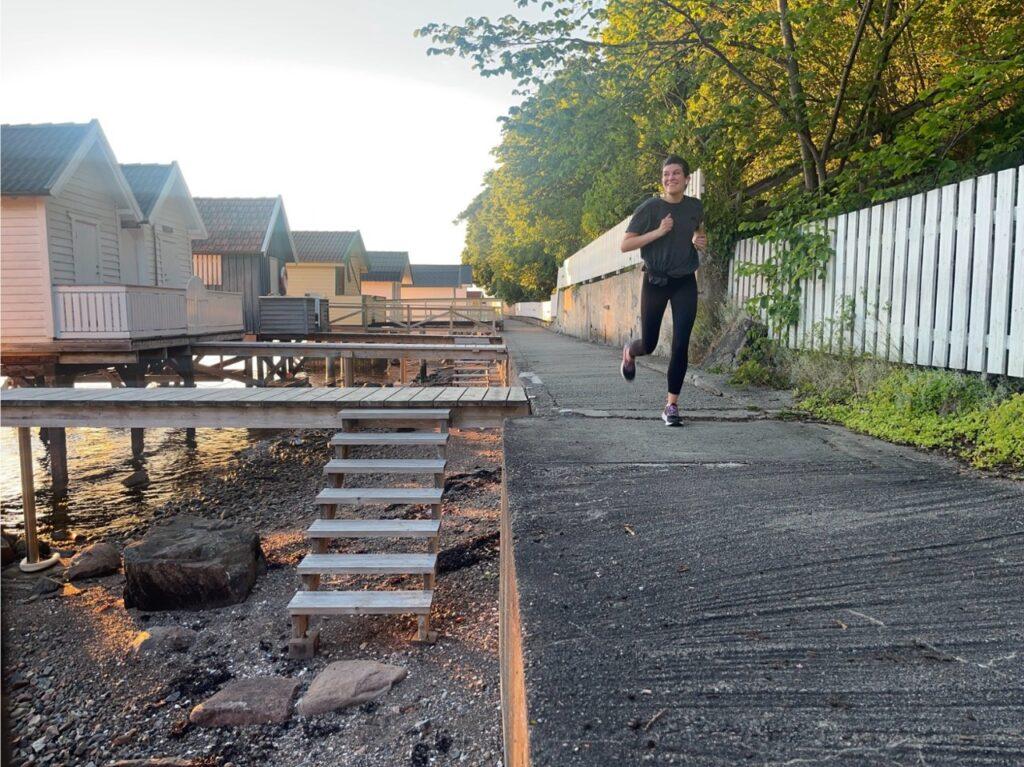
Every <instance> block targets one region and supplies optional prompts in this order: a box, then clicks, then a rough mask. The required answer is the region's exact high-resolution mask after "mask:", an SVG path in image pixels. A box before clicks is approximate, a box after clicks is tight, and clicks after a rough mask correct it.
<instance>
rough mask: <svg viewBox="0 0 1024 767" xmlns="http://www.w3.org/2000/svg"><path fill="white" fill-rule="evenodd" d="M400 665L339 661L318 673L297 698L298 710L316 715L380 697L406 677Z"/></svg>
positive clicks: (304, 713)
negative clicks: (303, 692)
mask: <svg viewBox="0 0 1024 767" xmlns="http://www.w3.org/2000/svg"><path fill="white" fill-rule="evenodd" d="M405 676H406V671H405V669H404V668H402V667H400V666H389V665H387V664H386V663H377V662H376V661H372V660H341V661H337V662H335V663H331V664H330V665H329V666H327V668H325V669H324V670H323V671H321V672H320V673H319V674H317V676H316V679H314V680H313V683H312V684H311V685H310V686H309V690H308V691H307V692H306V694H305V695H304V696H302V700H300V701H299V705H298V709H299V713H300V714H302V715H303V716H316V715H317V714H324V713H327V712H328V711H337V710H338V709H340V708H345V707H346V706H354V705H356V704H358V703H365V702H366V701H368V700H373V699H374V698H379V697H380V696H381V695H383V694H384V693H386V692H387V691H388V690H390V689H391V688H392V686H394V685H395V684H397V683H398V682H401V681H402V680H403V679H405Z"/></svg>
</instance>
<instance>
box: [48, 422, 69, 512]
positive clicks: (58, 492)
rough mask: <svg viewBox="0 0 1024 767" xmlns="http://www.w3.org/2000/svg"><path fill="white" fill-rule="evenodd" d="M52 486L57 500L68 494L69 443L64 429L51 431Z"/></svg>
mask: <svg viewBox="0 0 1024 767" xmlns="http://www.w3.org/2000/svg"><path fill="white" fill-rule="evenodd" d="M49 450H50V486H51V488H52V489H53V495H54V497H55V498H64V497H65V496H67V494H68V441H67V432H66V430H65V429H64V428H63V427H58V426H54V427H52V428H51V429H50V445H49Z"/></svg>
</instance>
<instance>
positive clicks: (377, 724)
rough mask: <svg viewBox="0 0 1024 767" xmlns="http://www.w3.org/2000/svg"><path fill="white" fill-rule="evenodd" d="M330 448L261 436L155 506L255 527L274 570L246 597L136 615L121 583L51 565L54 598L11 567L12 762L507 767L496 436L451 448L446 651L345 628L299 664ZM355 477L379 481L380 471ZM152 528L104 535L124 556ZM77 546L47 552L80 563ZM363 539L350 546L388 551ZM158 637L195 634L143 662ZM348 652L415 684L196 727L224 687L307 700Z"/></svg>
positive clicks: (441, 589) (381, 622) (440, 605)
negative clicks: (292, 638) (306, 576)
mask: <svg viewBox="0 0 1024 767" xmlns="http://www.w3.org/2000/svg"><path fill="white" fill-rule="evenodd" d="M328 437H329V433H328V432H296V433H294V434H280V433H276V434H272V435H268V436H266V437H265V438H264V439H260V440H259V441H257V442H255V443H254V444H253V445H251V446H250V447H248V448H246V449H245V450H244V451H242V452H241V453H240V454H239V456H238V461H237V462H235V463H234V464H233V465H232V466H231V467H230V469H229V470H220V471H216V472H210V474H209V475H207V476H205V477H204V479H203V480H202V482H200V483H198V484H197V485H196V486H195V488H194V491H191V492H186V493H184V494H183V495H182V496H181V497H178V498H175V499H174V500H172V501H171V502H169V503H167V504H165V505H163V506H162V507H160V508H158V509H157V510H156V512H155V520H154V523H156V524H158V523H159V521H160V520H161V519H163V518H170V517H173V516H174V515H177V514H183V513H188V514H194V515H198V516H204V517H210V518H223V519H231V520H241V521H245V522H247V523H249V524H251V525H252V526H254V527H255V528H256V529H257V530H258V531H259V534H260V537H261V539H262V547H263V551H264V553H265V554H266V557H267V561H268V568H267V572H266V573H265V574H264V575H262V576H260V578H259V579H258V581H257V584H256V586H255V588H254V590H253V592H252V593H251V594H250V596H249V598H248V599H247V600H246V601H245V602H244V603H242V604H238V605H234V606H232V607H227V608H222V609H214V610H203V611H196V612H189V611H171V612H141V611H138V610H134V609H125V607H124V602H123V600H122V590H123V587H124V577H123V575H121V574H117V575H111V576H107V577H102V578H95V579H91V580H79V581H75V582H74V583H73V584H67V583H65V582H64V581H65V575H64V568H54V569H53V570H51V571H48V572H46V573H44V574H43V575H45V576H47V577H49V578H52V579H54V580H55V581H57V583H56V584H50V585H49V587H50V588H52V589H55V590H53V591H51V592H49V593H41V594H39V593H37V592H38V591H42V590H43V589H42V588H41V587H40V578H41V576H40V575H25V574H22V573H21V572H20V571H19V570H18V568H17V567H16V566H9V567H7V568H5V569H4V571H3V581H2V585H3V591H2V605H3V668H4V675H3V682H4V690H3V697H4V705H5V730H6V734H7V738H6V740H7V743H8V745H9V746H10V752H9V757H10V764H12V765H28V764H39V765H82V766H83V767H88V766H89V765H94V766H95V767H103V765H108V764H112V763H116V762H117V761H118V760H131V759H142V758H157V757H163V758H167V759H172V760H173V759H176V760H180V761H179V762H173V761H168V762H167V764H183V765H195V766H197V767H198V766H199V765H210V766H211V767H212V766H214V765H220V766H224V767H226V766H228V765H236V766H241V765H270V764H273V765H278V766H280V767H291V766H293V765H294V766H296V767H297V766H298V765H345V766H346V767H348V766H351V767H377V766H380V767H384V766H387V767H395V766H396V765H411V766H412V767H424V766H425V765H445V764H463V765H499V764H500V763H501V731H500V712H499V682H498V529H499V509H500V488H501V473H500V472H501V468H500V467H501V439H500V434H499V432H497V431H494V430H491V431H461V432H455V433H454V438H453V440H452V443H451V446H450V448H449V464H448V481H447V491H446V493H445V500H444V507H443V520H444V525H443V527H442V543H441V546H442V552H441V555H440V558H439V578H438V586H437V591H436V595H435V600H434V610H433V614H432V618H433V623H434V628H436V629H438V630H439V632H440V639H439V641H438V642H437V643H436V644H435V645H433V646H418V645H414V644H411V643H410V642H409V641H408V639H409V637H411V636H412V635H413V633H414V629H415V625H414V624H415V620H414V619H413V618H412V617H411V616H393V617H390V616H372V617H362V618H356V617H345V618H335V619H332V620H329V621H327V622H326V623H324V624H323V625H322V631H321V647H320V652H319V654H318V655H317V656H316V657H315V658H314V659H312V660H309V661H298V660H291V659H289V658H288V654H287V639H288V636H289V622H288V618H287V615H286V613H285V605H286V604H287V603H288V600H289V599H290V598H291V596H292V594H293V593H294V591H295V589H296V588H297V587H298V577H297V576H296V575H295V572H294V565H295V564H296V563H297V562H298V561H299V559H300V558H301V557H302V555H303V554H304V553H306V552H307V551H308V550H309V547H308V544H307V542H306V540H305V539H304V538H303V536H302V531H303V530H304V528H305V527H306V526H308V524H309V522H310V520H311V519H313V518H314V517H315V516H316V513H315V510H314V507H313V504H312V501H313V498H314V496H315V494H316V491H317V490H318V489H319V488H320V487H322V486H323V479H322V475H321V472H322V468H323V464H324V463H325V462H326V461H327V460H328V459H329V458H330V454H329V452H330V451H329V448H328V447H327V438H328ZM374 450H375V448H361V449H358V450H357V451H356V453H355V457H373V456H374V455H375V453H374ZM391 454H394V453H391ZM412 455H413V454H412V453H410V454H409V457H411V456H412ZM417 479H419V480H420V483H421V484H422V478H413V480H412V482H411V484H414V483H415V481H416V480H417ZM358 481H359V484H360V485H374V484H378V485H379V484H383V480H382V478H379V477H369V476H367V477H360V478H359V480H358ZM402 511H403V510H402V509H388V510H386V513H390V515H391V516H397V515H399V514H401V513H402ZM148 524H149V523H148V522H141V523H139V524H138V525H137V526H135V527H132V528H128V529H127V530H126V532H125V534H124V537H123V538H118V539H111V538H107V539H106V540H108V541H110V542H112V543H115V544H116V545H117V546H118V548H123V546H124V545H126V544H127V543H128V542H130V541H131V540H137V539H138V538H139V537H140V536H141V535H143V534H144V533H145V531H146V528H147V527H148ZM85 543H86V541H84V540H78V541H76V542H75V543H74V544H72V543H69V542H67V541H62V542H53V544H52V545H53V546H54V547H55V548H58V549H59V550H60V551H62V552H63V553H65V554H67V555H68V556H70V554H71V553H72V552H73V551H74V550H75V549H80V548H82V546H83V545H84V544H85ZM356 545H357V546H358V548H352V544H350V545H349V548H347V549H346V550H350V551H370V550H377V546H378V545H379V546H381V547H382V548H387V547H388V544H387V543H383V544H372V543H371V544H370V545H368V546H364V545H363V542H358V543H357V544H356ZM391 545H392V546H394V545H397V544H391ZM65 563H66V560H65ZM394 583H395V584H398V581H394ZM44 584H45V582H44ZM154 626H181V627H185V628H188V629H192V630H194V631H196V632H197V638H196V640H195V641H194V642H193V644H192V645H191V647H189V648H188V649H187V650H185V651H181V652H174V651H169V650H168V651H162V652H153V653H144V654H136V653H133V652H132V650H131V644H132V641H133V640H134V639H135V637H136V636H137V634H138V632H139V631H142V630H147V629H150V628H152V627H154ZM342 659H345V660H350V659H367V660H376V661H380V662H382V663H389V664H394V665H397V666H401V667H402V668H404V669H406V671H407V672H408V676H407V678H406V679H404V680H403V681H401V682H399V683H398V684H397V685H396V686H395V687H394V688H393V689H392V690H391V691H390V692H388V693H386V694H385V695H384V696H383V697H381V698H380V699H378V700H376V701H371V702H369V703H365V704H362V705H359V706H355V707H352V708H349V709H345V710H343V711H341V712H335V713H329V714H324V715H321V716H317V717H311V718H304V717H301V716H299V715H298V713H293V715H292V717H291V719H290V720H289V721H287V722H286V723H285V724H283V725H255V726H249V727H225V728H202V727H198V726H195V725H192V724H190V723H189V719H188V715H189V712H190V711H191V709H192V708H193V707H194V706H195V705H196V704H198V703H200V702H202V701H204V700H206V699H207V698H209V697H210V696H211V695H212V694H214V693H215V692H217V691H218V690H219V689H221V688H222V687H223V686H224V685H225V684H226V683H227V682H229V681H230V680H234V679H244V678H248V677H253V676H271V675H279V676H286V677H290V678H292V679H296V680H299V682H300V687H299V696H301V695H302V693H303V691H304V690H305V689H306V688H307V687H308V685H309V683H310V682H311V681H312V679H313V677H314V676H315V675H316V673H317V672H318V671H320V670H322V669H323V668H324V667H325V666H326V665H327V664H328V663H330V662H332V661H336V660H342ZM5 756H6V755H5ZM5 763H7V759H5Z"/></svg>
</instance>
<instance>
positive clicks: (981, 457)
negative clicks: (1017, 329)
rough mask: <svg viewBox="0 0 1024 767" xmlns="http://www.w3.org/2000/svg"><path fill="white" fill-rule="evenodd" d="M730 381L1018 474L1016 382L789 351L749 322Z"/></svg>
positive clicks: (857, 426)
mask: <svg viewBox="0 0 1024 767" xmlns="http://www.w3.org/2000/svg"><path fill="white" fill-rule="evenodd" d="M729 383H731V384H733V385H736V386H770V387H773V388H777V389H784V388H791V389H794V390H795V394H796V397H795V400H796V403H797V405H796V407H797V408H798V410H799V411H801V413H802V414H803V415H804V416H806V415H808V414H809V415H811V416H814V417H816V418H820V419H822V420H826V421H832V422H834V423H839V424H842V425H843V426H846V427H848V428H850V429H853V430H855V431H859V432H863V433H864V434H870V435H871V436H873V437H879V438H881V439H884V440H887V441H889V442H897V443H900V444H904V445H913V446H915V447H922V448H930V449H938V450H943V451H946V452H948V453H951V454H953V455H955V456H957V457H959V458H962V459H964V460H966V461H968V462H970V463H971V464H972V465H974V466H976V467H978V468H982V469H995V470H1002V471H1007V472H1010V473H1014V474H1020V473H1024V381H1022V380H1020V379H1008V378H1001V379H986V378H984V377H982V376H981V375H977V374H969V373H958V372H954V371H950V370H929V369H919V368H911V367H905V366H903V365H897V364H895V363H891V362H885V361H882V360H877V359H874V358H872V357H866V356H855V355H853V354H849V353H847V354H839V355H831V354H825V353H824V352H808V351H794V350H790V349H787V348H785V347H784V346H782V345H781V344H779V343H777V342H775V341H774V340H772V339H771V338H770V337H769V336H768V333H767V331H766V329H765V327H764V326H763V325H760V324H755V325H754V326H753V327H752V328H751V329H750V331H749V332H748V334H747V339H746V344H745V346H744V347H743V349H742V350H741V351H740V355H739V358H738V365H737V367H736V370H734V371H733V373H732V375H731V376H730V377H729ZM793 415H796V414H793Z"/></svg>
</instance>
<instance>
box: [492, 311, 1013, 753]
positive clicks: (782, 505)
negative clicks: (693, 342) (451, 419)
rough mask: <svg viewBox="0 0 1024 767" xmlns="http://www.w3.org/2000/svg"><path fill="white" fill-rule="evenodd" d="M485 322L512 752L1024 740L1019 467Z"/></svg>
mask: <svg viewBox="0 0 1024 767" xmlns="http://www.w3.org/2000/svg"><path fill="white" fill-rule="evenodd" d="M506 338H507V342H508V343H509V345H510V348H511V349H512V351H513V354H514V358H515V363H516V366H517V368H518V370H519V372H520V374H521V375H522V376H523V383H524V384H525V385H527V387H528V389H529V390H530V393H531V396H533V397H534V405H535V412H538V413H539V415H538V416H536V417H533V418H523V419H515V420H512V421H510V422H508V423H507V425H506V429H505V462H506V475H505V482H506V488H507V493H508V506H509V514H510V523H511V530H512V540H511V541H506V542H505V545H509V544H510V545H511V546H512V551H513V554H514V557H515V564H516V569H517V578H518V589H519V599H520V610H521V626H522V632H523V656H524V668H525V678H526V698H527V707H528V712H527V713H528V720H529V722H530V752H531V757H532V764H533V765H544V766H547V765H551V766H554V765H558V767H563V766H566V765H602V766H603V765H632V764H648V763H651V764H680V765H701V767H713V766H715V765H779V766H780V767H781V766H782V765H901V766H902V765H907V766H908V767H909V766H910V765H1024V485H1022V484H1021V483H1014V482H1012V481H1009V480H1001V479H994V478H989V477H985V476H982V475H980V474H978V473H976V472H974V471H972V470H969V469H966V468H963V467H961V466H959V465H957V464H955V463H953V462H951V461H948V460H946V459H944V458H941V457H937V456H934V455H931V454H927V453H923V452H919V451H915V450H912V449H909V448H903V447H899V446H894V445H889V444H887V443H884V442H881V441H879V440H875V439H872V438H868V437H864V436H860V435H856V434H853V433H851V432H849V431H847V430H845V429H842V428H838V427H832V426H827V425H822V424H814V423H802V422H795V421H787V420H780V419H779V418H775V417H770V411H771V408H767V407H766V408H760V409H755V408H757V405H756V404H752V403H754V402H756V401H757V400H758V398H759V397H761V399H762V400H763V401H767V402H775V403H777V402H780V401H781V400H780V398H779V397H777V396H774V395H771V394H769V393H765V394H764V395H763V396H762V395H758V394H756V393H755V394H749V395H745V394H742V393H736V392H723V394H722V396H716V395H715V394H713V393H710V392H709V391H708V390H705V389H697V388H694V387H693V386H691V385H689V384H687V386H686V387H684V391H683V395H682V397H681V406H682V410H683V412H684V417H687V414H690V418H689V420H688V422H687V424H686V425H685V426H684V427H683V428H679V429H669V428H666V427H665V426H664V425H663V424H662V423H661V421H660V420H658V414H659V412H660V408H661V406H662V402H663V398H664V386H665V383H664V377H663V376H662V375H661V374H660V373H658V372H657V371H655V370H652V369H650V368H646V369H645V368H641V370H640V371H639V374H638V377H637V381H636V382H634V383H632V384H627V383H625V382H624V381H622V380H621V379H620V378H619V377H618V371H617V367H618V354H619V353H618V352H617V351H616V350H614V349H608V348H606V347H601V346H596V345H593V344H587V343H583V342H580V341H577V340H574V339H570V338H567V337H563V336H559V335H556V334H554V333H551V332H549V331H546V330H542V329H539V328H535V327H532V326H526V325H522V324H520V323H512V322H510V323H508V328H507V331H506ZM697 378H698V380H700V373H699V372H698V373H697ZM688 379H689V376H688ZM740 419H742V420H740Z"/></svg>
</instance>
